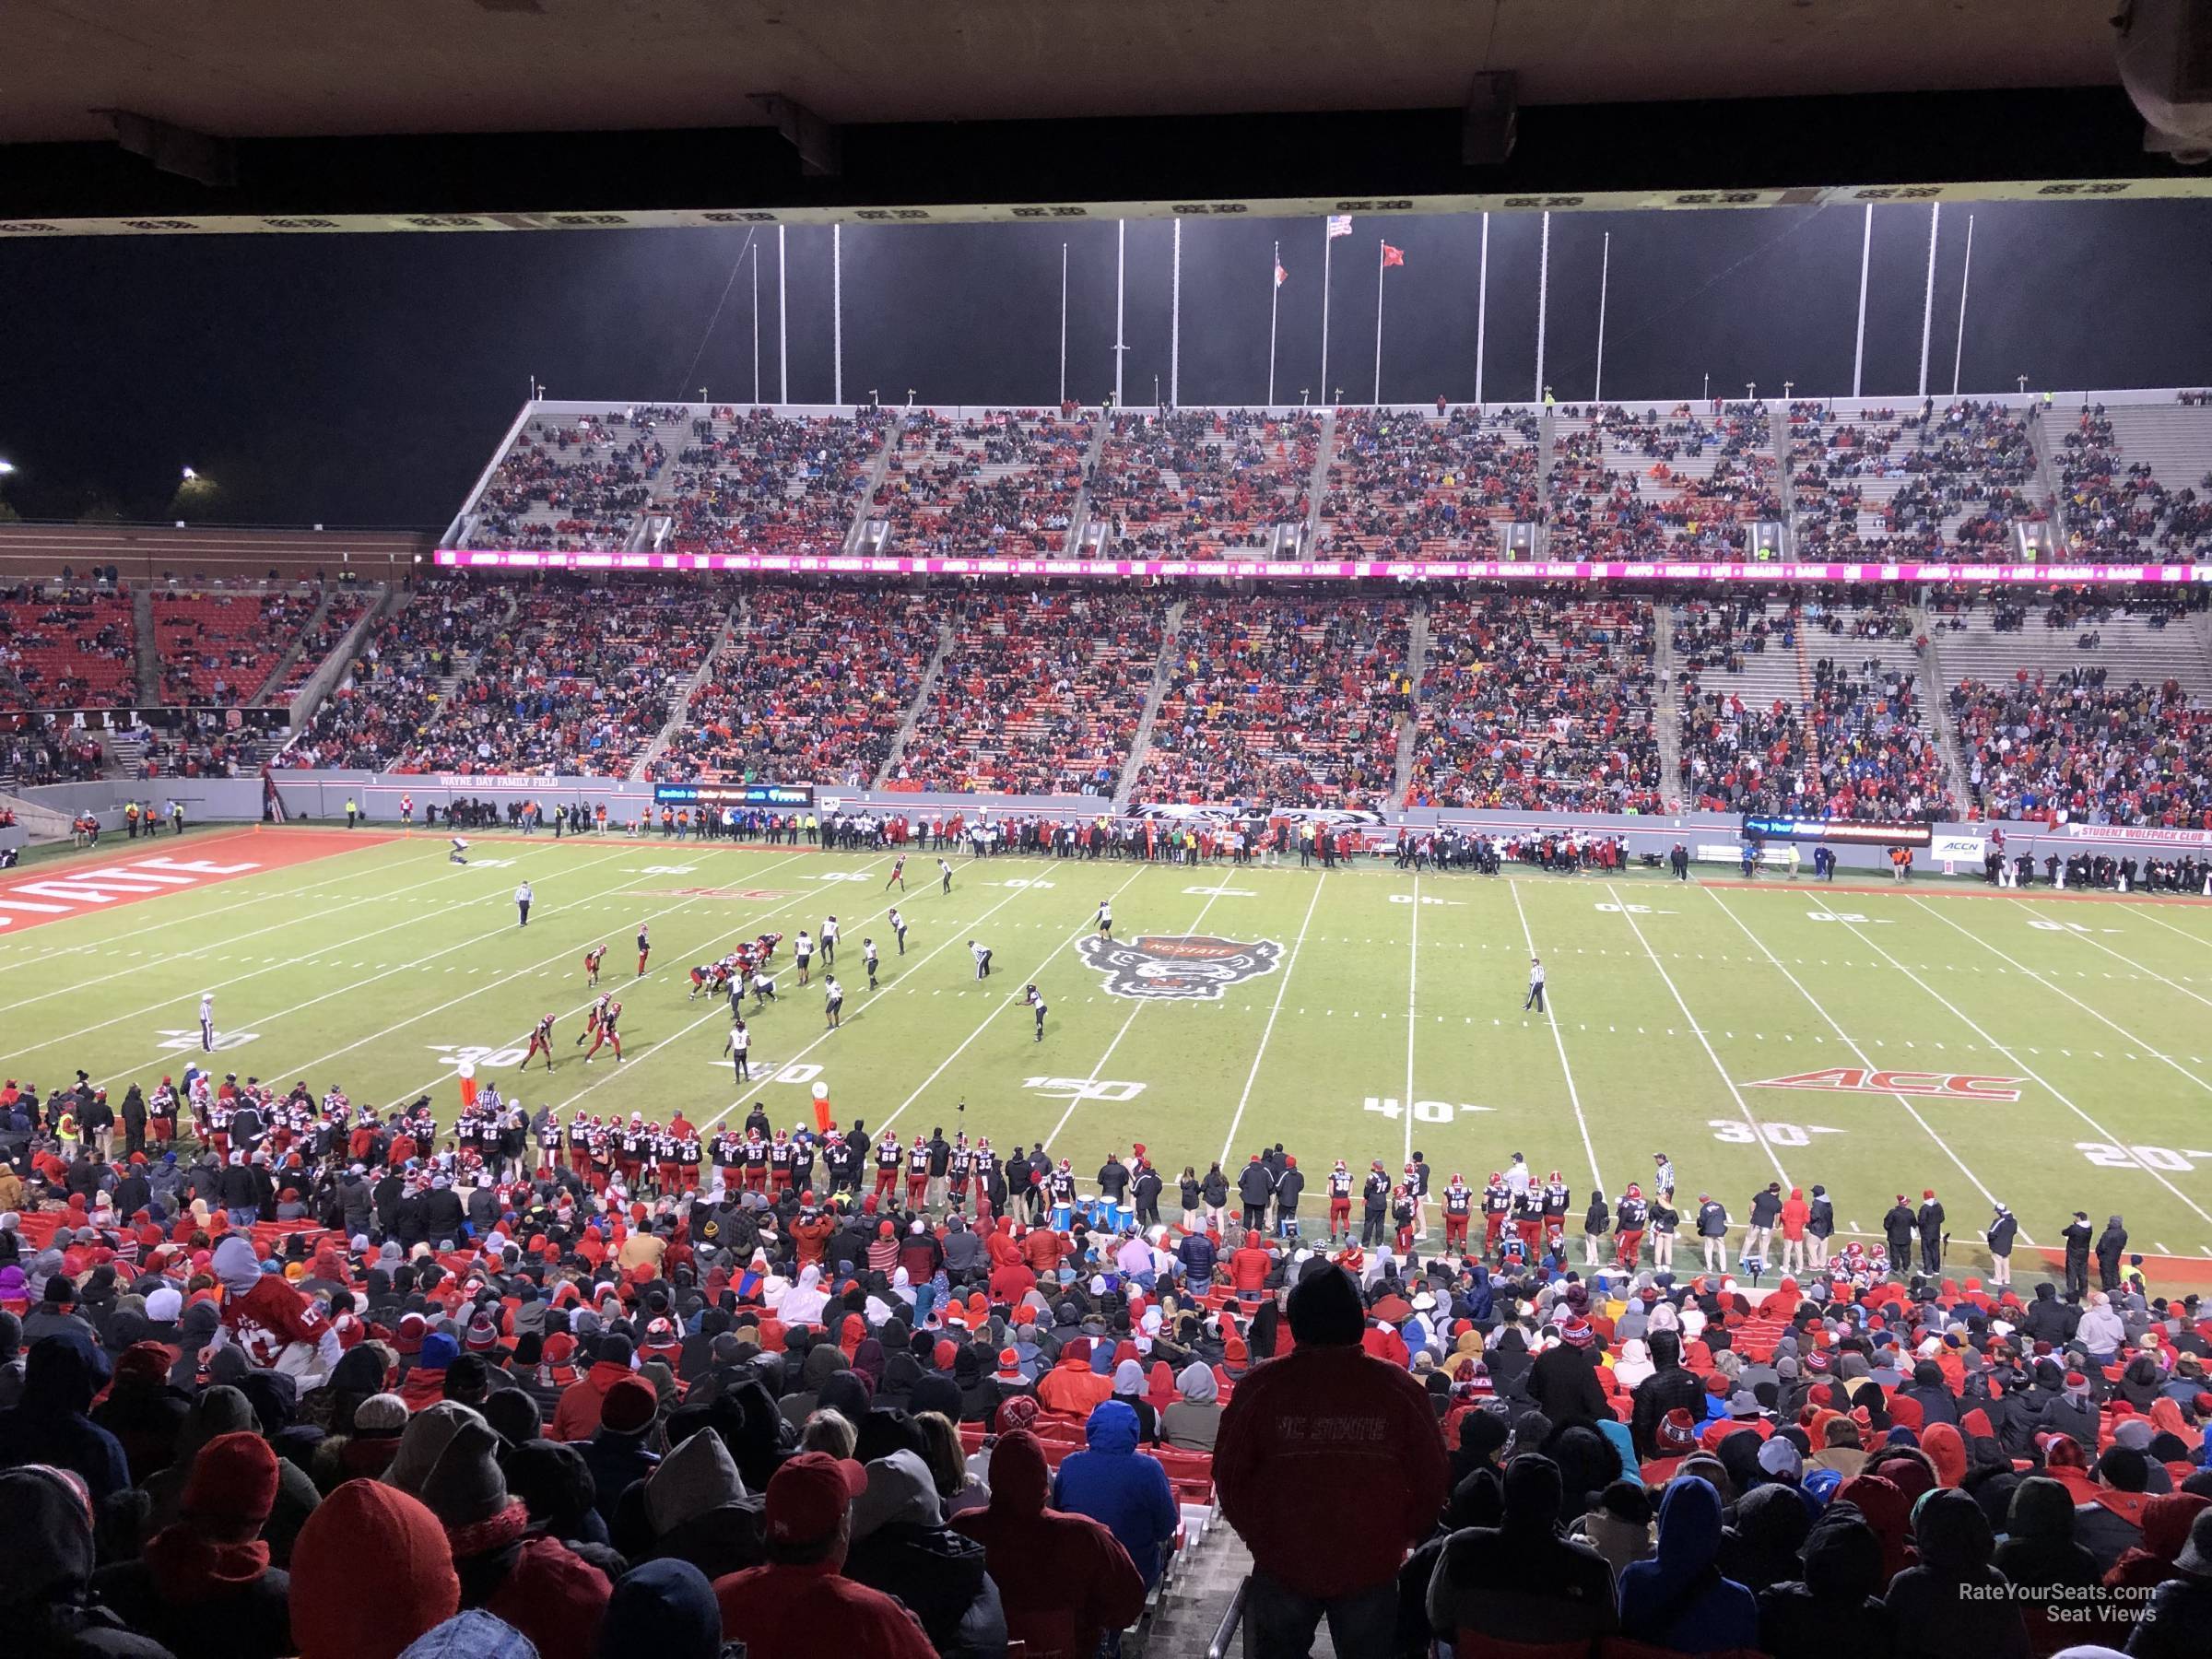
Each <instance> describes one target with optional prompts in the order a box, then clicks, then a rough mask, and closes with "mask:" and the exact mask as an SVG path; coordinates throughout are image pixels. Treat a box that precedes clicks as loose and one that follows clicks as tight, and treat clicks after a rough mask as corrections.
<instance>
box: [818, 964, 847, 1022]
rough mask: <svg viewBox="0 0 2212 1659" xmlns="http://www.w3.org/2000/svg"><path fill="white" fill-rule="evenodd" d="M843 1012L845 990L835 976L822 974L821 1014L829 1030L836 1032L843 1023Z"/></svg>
mask: <svg viewBox="0 0 2212 1659" xmlns="http://www.w3.org/2000/svg"><path fill="white" fill-rule="evenodd" d="M844 1012H845V988H844V987H843V986H842V985H841V984H839V983H838V982H837V975H836V974H834V973H825V974H823V975H822V1013H823V1015H824V1016H825V1017H826V1018H828V1019H829V1021H830V1030H833V1031H834V1030H837V1028H838V1027H839V1026H840V1025H841V1023H843V1018H844Z"/></svg>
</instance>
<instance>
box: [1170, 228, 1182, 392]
mask: <svg viewBox="0 0 2212 1659" xmlns="http://www.w3.org/2000/svg"><path fill="white" fill-rule="evenodd" d="M1168 293H1169V300H1168V402H1169V404H1170V405H1171V406H1174V407H1176V408H1181V407H1182V220H1181V219H1177V220H1176V221H1175V252H1174V255H1173V263H1172V265H1171V277H1170V278H1169V288H1168Z"/></svg>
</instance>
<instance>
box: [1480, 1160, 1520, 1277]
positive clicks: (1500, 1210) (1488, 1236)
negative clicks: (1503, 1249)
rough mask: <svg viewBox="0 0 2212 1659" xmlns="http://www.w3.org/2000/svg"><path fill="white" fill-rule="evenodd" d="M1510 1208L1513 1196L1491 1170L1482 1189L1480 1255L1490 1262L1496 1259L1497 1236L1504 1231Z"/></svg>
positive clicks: (1502, 1179) (1500, 1177) (1497, 1175)
mask: <svg viewBox="0 0 2212 1659" xmlns="http://www.w3.org/2000/svg"><path fill="white" fill-rule="evenodd" d="M1512 1207H1513V1194H1512V1192H1511V1191H1509V1190H1508V1189H1507V1187H1506V1184H1505V1177H1504V1176H1502V1175H1500V1173H1499V1172H1498V1171H1496V1170H1492V1171H1490V1179H1489V1183H1488V1185H1487V1186H1485V1187H1484V1188H1483V1189H1482V1253H1483V1254H1484V1255H1485V1256H1486V1257H1488V1259H1489V1260H1490V1261H1493V1262H1494V1261H1496V1260H1497V1259H1498V1236H1499V1234H1500V1233H1502V1232H1503V1231H1504V1230H1505V1218H1506V1213H1507V1212H1508V1211H1509V1210H1511V1209H1512Z"/></svg>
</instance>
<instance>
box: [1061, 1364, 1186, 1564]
mask: <svg viewBox="0 0 2212 1659" xmlns="http://www.w3.org/2000/svg"><path fill="white" fill-rule="evenodd" d="M1136 1434H1137V1427H1136V1413H1135V1412H1134V1411H1132V1410H1130V1409H1129V1407H1128V1406H1127V1405H1126V1404H1125V1403H1124V1402H1123V1401H1120V1400H1107V1401H1105V1402H1103V1403H1102V1404H1100V1406H1097V1407H1096V1408H1095V1409H1094V1410H1093V1411H1092V1412H1091V1414H1090V1419H1089V1421H1088V1423H1086V1424H1085V1425H1084V1441H1085V1447H1086V1449H1085V1450H1083V1451H1081V1452H1077V1453H1072V1454H1071V1455H1070V1456H1068V1457H1067V1458H1066V1459H1065V1461H1064V1462H1062V1464H1061V1465H1060V1468H1059V1471H1058V1473H1057V1474H1056V1475H1055V1476H1054V1477H1053V1508H1054V1509H1060V1510H1066V1511H1068V1512H1071V1513H1074V1514H1078V1515H1088V1516H1089V1517H1090V1518H1091V1519H1092V1520H1094V1521H1099V1522H1102V1523H1103V1524H1105V1525H1106V1527H1107V1528H1108V1530H1110V1531H1111V1532H1112V1534H1113V1535H1114V1536H1115V1537H1116V1538H1118V1539H1120V1540H1121V1545H1122V1547H1123V1548H1124V1549H1125V1550H1127V1551H1128V1552H1129V1559H1130V1560H1131V1561H1132V1562H1133V1563H1134V1564H1135V1567H1136V1570H1137V1571H1138V1572H1139V1573H1140V1574H1142V1575H1143V1577H1144V1581H1145V1583H1147V1584H1148V1585H1149V1584H1153V1583H1158V1582H1159V1575H1160V1572H1161V1571H1162V1569H1163V1568H1164V1567H1165V1566H1166V1564H1167V1557H1168V1552H1169V1550H1170V1549H1171V1548H1172V1547H1173V1546H1174V1539H1175V1533H1176V1529H1177V1528H1178V1527H1180V1526H1181V1525H1182V1511H1181V1510H1180V1509H1179V1508H1178V1507H1177V1506H1176V1502H1175V1493H1174V1489H1173V1488H1171V1486H1170V1485H1169V1484H1168V1472H1167V1471H1166V1470H1165V1469H1163V1468H1162V1467H1161V1466H1160V1465H1159V1462H1158V1461H1157V1460H1156V1459H1153V1458H1149V1457H1145V1456H1143V1455H1141V1454H1139V1453H1138V1452H1137V1449H1136Z"/></svg>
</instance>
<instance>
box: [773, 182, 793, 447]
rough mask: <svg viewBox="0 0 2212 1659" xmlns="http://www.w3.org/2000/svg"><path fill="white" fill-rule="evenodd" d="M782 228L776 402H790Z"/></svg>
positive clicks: (778, 262)
mask: <svg viewBox="0 0 2212 1659" xmlns="http://www.w3.org/2000/svg"><path fill="white" fill-rule="evenodd" d="M788 291H789V288H788V286H787V285H786V284H785V282H784V280H783V227H782V225H778V226H777V227H776V402H777V403H779V404H787V403H789V402H790V401H791V340H790V336H789V335H787V334H786V332H785V330H784V322H785V318H784V313H783V296H784V294H785V293H787V292H788Z"/></svg>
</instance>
